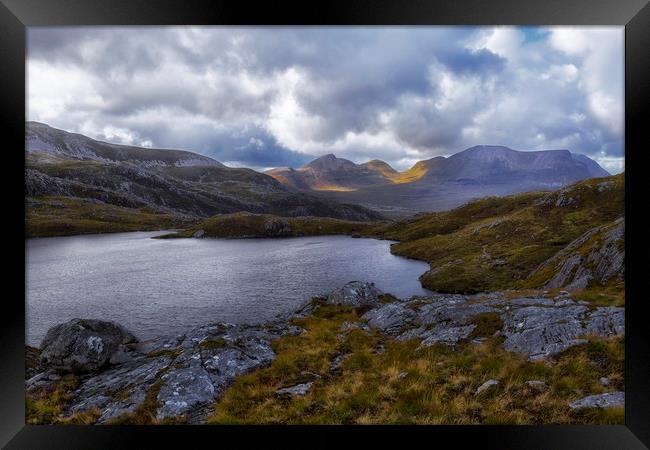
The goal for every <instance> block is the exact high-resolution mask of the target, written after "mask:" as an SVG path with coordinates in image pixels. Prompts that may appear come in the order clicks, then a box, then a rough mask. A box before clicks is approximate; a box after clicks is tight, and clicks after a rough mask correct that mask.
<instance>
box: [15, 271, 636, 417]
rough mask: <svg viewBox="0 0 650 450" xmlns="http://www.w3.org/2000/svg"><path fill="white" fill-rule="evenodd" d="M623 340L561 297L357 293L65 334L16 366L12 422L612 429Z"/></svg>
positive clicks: (618, 318) (616, 317)
mask: <svg viewBox="0 0 650 450" xmlns="http://www.w3.org/2000/svg"><path fill="white" fill-rule="evenodd" d="M511 294H512V293H511ZM624 333H625V327H624V310H623V308H617V307H595V308H594V307H591V306H590V305H589V304H588V303H586V302H576V301H575V300H573V299H572V298H571V297H570V296H568V295H561V296H558V297H549V296H543V295H537V296H527V297H526V296H524V297H516V296H514V297H513V296H511V295H504V293H500V292H495V293H492V294H490V295H485V296H463V295H444V294H437V295H433V296H430V297H414V298H411V299H403V300H400V299H396V298H394V297H392V296H390V295H387V294H383V293H382V292H380V291H378V290H377V289H376V288H375V287H374V285H372V284H368V283H363V282H351V283H348V284H346V285H345V286H342V287H340V288H338V289H336V290H334V291H332V292H331V293H330V294H329V296H328V297H327V298H323V299H314V300H313V301H312V302H310V303H308V304H307V305H305V306H304V307H302V308H300V309H299V310H298V311H296V312H294V313H292V314H289V315H288V316H285V317H278V318H277V320H275V321H274V322H272V323H268V324H262V325H229V324H219V323H217V324H210V325H205V326H200V327H197V328H195V329H193V330H189V331H188V332H187V333H185V334H182V335H179V336H174V337H161V338H158V339H153V340H149V341H145V342H138V340H137V338H136V337H135V336H134V335H133V334H132V333H130V332H129V331H127V330H125V329H124V328H123V327H121V326H119V325H118V324H114V323H112V322H102V321H97V320H82V319H74V320H72V321H70V322H67V323H65V324H61V325H57V326H55V327H53V328H52V329H50V330H49V331H48V333H47V335H46V337H45V338H44V340H43V343H42V345H41V348H40V349H29V351H28V361H29V362H30V368H29V369H28V379H27V381H26V389H27V422H28V423H30V424H38V423H106V424H110V423H114V424H151V423H159V424H165V423H205V422H208V423H215V424H216V423H218V424H224V423H334V424H336V423H429V424H433V423H444V424H455V423H492V424H494V423H501V424H503V423H518V424H524V423H527V424H533V423H534V424H543V423H554V424H557V423H622V420H623V402H624V393H623V392H622V389H623V387H624V383H623V375H622V374H623V354H622V348H623V342H622V336H623V335H624Z"/></svg>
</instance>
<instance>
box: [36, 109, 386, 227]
mask: <svg viewBox="0 0 650 450" xmlns="http://www.w3.org/2000/svg"><path fill="white" fill-rule="evenodd" d="M25 163H26V167H25V197H26V198H27V199H34V200H36V201H37V202H28V203H27V209H26V216H27V222H28V224H27V229H28V230H31V232H33V233H38V230H45V229H47V230H51V231H50V232H48V233H51V232H54V230H57V229H63V228H64V227H66V226H67V227H68V228H67V229H69V230H70V231H71V232H72V231H73V230H77V231H79V232H84V230H87V231H86V232H93V231H95V230H97V227H96V226H92V227H89V228H86V227H84V225H83V222H84V221H86V220H88V219H90V220H94V221H95V222H106V221H110V220H112V219H111V217H112V216H111V215H105V214H102V212H101V210H102V209H105V207H106V205H111V206H112V207H113V209H115V208H118V209H120V208H121V209H122V210H121V214H122V213H123V215H124V214H126V215H129V216H130V217H131V219H130V223H132V224H133V223H138V222H139V220H138V219H137V218H136V217H134V215H137V214H138V211H140V210H142V209H143V208H144V209H146V210H147V214H154V215H155V214H159V215H160V216H159V218H160V219H161V228H164V227H163V226H162V224H163V223H170V220H169V219H170V217H172V218H174V220H172V221H171V222H172V223H174V222H181V223H185V224H187V223H188V221H189V222H192V221H196V220H198V219H202V218H206V217H210V216H213V215H215V214H227V213H235V212H240V211H248V212H254V213H268V214H275V215H279V216H289V217H297V216H316V217H333V218H337V219H345V220H356V221H365V220H375V219H378V218H380V217H381V216H380V215H379V214H377V213H376V212H372V211H369V210H367V209H365V208H363V207H360V206H356V205H345V204H340V203H338V202H336V201H333V200H329V199H323V198H316V197H314V196H312V195H309V194H307V193H303V192H296V191H295V190H293V189H290V188H288V187H286V186H284V185H283V184H281V183H280V182H278V181H277V180H275V179H273V178H272V177H270V176H267V175H264V174H261V173H258V172H255V171H254V170H251V169H245V168H230V167H226V166H224V165H223V164H221V163H219V162H218V161H215V160H213V159H211V158H208V157H205V156H202V155H198V154H195V153H192V152H187V151H181V150H161V149H149V148H138V147H129V146H119V145H114V144H108V143H104V142H99V141H96V140H93V139H90V138H88V137H85V136H82V135H79V134H73V133H68V132H66V131H62V130H57V129H55V128H52V127H49V126H46V125H43V124H39V123H34V122H28V123H27V134H26V149H25ZM61 199H72V200H74V201H67V202H62V201H61ZM36 203H38V205H39V211H38V214H36V212H37V211H36V210H35V209H34V208H33V207H32V206H33V205H35V204H36ZM81 203H83V204H84V206H83V212H82V211H81V210H80V209H75V208H76V207H77V206H79V205H80V204H81ZM61 205H63V206H61ZM93 205H96V209H97V211H96V212H97V214H95V216H96V217H93V213H92V211H90V210H91V209H92V208H93ZM62 209H63V210H62ZM47 210H49V211H47ZM63 211H65V214H62V212H63ZM163 216H165V217H163ZM57 217H60V219H59V218H57ZM143 220H145V219H144V218H143ZM150 220H151V217H149V218H146V220H145V221H150ZM48 221H49V222H48ZM36 222H38V224H37V225H38V226H31V225H30V224H32V223H36ZM119 223H121V222H119V221H118V222H116V226H114V227H113V226H106V227H104V228H106V229H114V230H119V229H120V226H119ZM127 229H128V230H130V229H131V227H128V228H126V229H125V231H126V230H127Z"/></svg>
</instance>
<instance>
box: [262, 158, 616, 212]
mask: <svg viewBox="0 0 650 450" xmlns="http://www.w3.org/2000/svg"><path fill="white" fill-rule="evenodd" d="M265 173H267V174H268V175H270V176H272V177H273V178H275V179H276V180H278V181H280V182H281V183H283V184H286V185H288V186H290V187H292V188H294V189H298V190H301V191H306V192H312V193H315V194H317V195H320V196H323V197H326V198H331V199H337V200H339V201H346V202H351V203H357V204H361V205H364V206H366V207H369V208H372V209H376V210H378V211H381V212H382V213H388V214H393V213H394V214H395V215H396V216H399V215H408V214H413V213H417V212H421V211H439V210H444V209H450V208H453V207H456V206H459V205H461V204H463V203H465V202H467V201H470V200H472V199H475V198H480V197H483V196H486V195H508V194H514V193H518V192H529V191H535V190H545V189H551V190H553V189H559V188H561V187H563V186H567V185H569V184H571V183H574V182H576V181H581V180H584V179H589V178H599V177H606V176H609V175H610V174H609V173H608V172H607V171H606V170H604V169H603V168H602V167H600V165H599V164H598V163H597V162H596V161H594V160H592V159H591V158H589V157H587V156H585V155H582V154H577V153H572V152H570V151H569V150H567V149H560V150H535V151H519V150H513V149H511V148H509V147H505V146H500V145H477V146H473V147H469V148H467V149H465V150H463V151H461V152H458V153H455V154H453V155H451V156H449V157H444V156H436V157H434V158H430V159H427V160H422V161H418V162H416V163H415V164H414V165H413V166H412V167H410V168H409V169H406V170H404V171H401V172H398V171H396V170H395V169H394V168H392V167H391V166H390V165H389V164H387V163H385V162H384V161H380V160H371V161H368V162H366V163H362V164H355V163H353V162H351V161H349V160H346V159H343V158H337V157H336V156H334V155H333V154H328V155H325V156H323V157H321V158H317V159H316V160H314V161H312V162H311V163H308V164H306V165H305V166H303V167H301V168H298V169H293V168H289V169H286V168H278V169H272V170H269V171H267V172H265Z"/></svg>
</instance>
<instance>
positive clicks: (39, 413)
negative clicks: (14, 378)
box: [25, 375, 92, 425]
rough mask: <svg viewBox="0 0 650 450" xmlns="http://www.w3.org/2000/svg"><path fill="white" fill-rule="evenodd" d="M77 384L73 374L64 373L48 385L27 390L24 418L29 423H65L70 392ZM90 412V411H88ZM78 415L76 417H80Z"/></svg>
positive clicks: (77, 381)
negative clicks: (64, 415) (65, 412)
mask: <svg viewBox="0 0 650 450" xmlns="http://www.w3.org/2000/svg"><path fill="white" fill-rule="evenodd" d="M78 385H79V379H78V378H77V377H76V376H74V375H65V376H63V377H62V378H61V379H60V380H58V381H57V382H55V383H53V384H52V385H51V386H49V387H45V388H40V389H36V390H33V391H31V392H28V393H27V395H26V398H25V419H26V423H27V424H29V425H39V424H59V423H67V422H66V419H65V418H64V417H63V413H64V411H65V408H66V407H67V406H68V404H69V402H70V400H71V393H72V391H73V390H74V389H76V388H77V386H78ZM89 414H92V413H89ZM81 417H82V416H81V415H78V419H81Z"/></svg>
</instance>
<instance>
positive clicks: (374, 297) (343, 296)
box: [327, 281, 382, 307]
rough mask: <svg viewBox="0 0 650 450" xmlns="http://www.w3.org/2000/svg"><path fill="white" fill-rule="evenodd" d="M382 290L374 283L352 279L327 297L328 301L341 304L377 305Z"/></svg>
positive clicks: (356, 305) (355, 305)
mask: <svg viewBox="0 0 650 450" xmlns="http://www.w3.org/2000/svg"><path fill="white" fill-rule="evenodd" d="M381 294H382V292H381V291H380V290H379V289H377V288H376V287H375V284H374V283H366V282H362V281H351V282H349V283H347V284H346V285H344V286H342V287H340V288H337V289H335V290H333V291H332V292H331V293H330V295H329V296H328V297H327V303H329V304H332V305H341V306H354V307H358V306H375V305H376V304H377V302H378V301H379V296H380V295H381Z"/></svg>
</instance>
